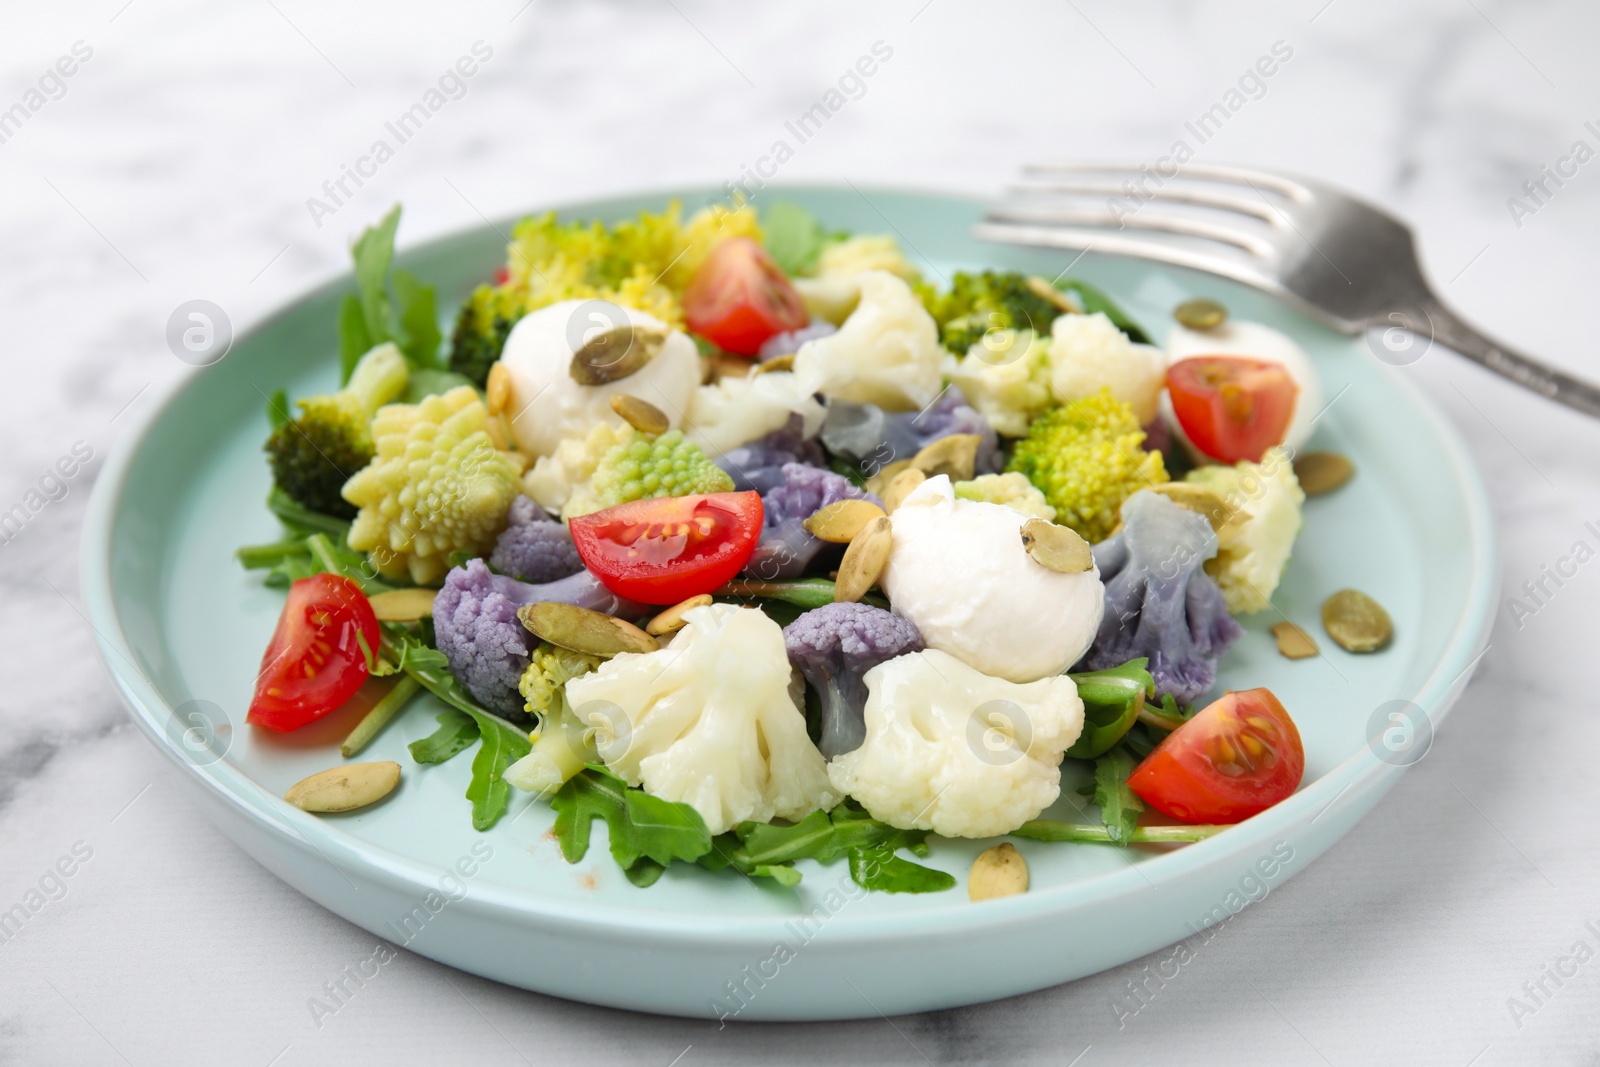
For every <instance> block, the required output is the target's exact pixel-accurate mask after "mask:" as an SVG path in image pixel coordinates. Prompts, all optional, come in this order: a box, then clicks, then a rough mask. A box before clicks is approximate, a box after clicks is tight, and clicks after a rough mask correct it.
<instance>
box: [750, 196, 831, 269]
mask: <svg viewBox="0 0 1600 1067" xmlns="http://www.w3.org/2000/svg"><path fill="white" fill-rule="evenodd" d="M761 231H762V233H763V234H764V235H765V236H766V247H767V252H768V253H769V254H770V255H771V256H772V258H773V259H774V260H776V261H777V263H778V266H779V267H782V268H783V272H784V273H785V274H787V275H789V276H790V277H795V276H804V275H807V274H810V273H811V272H812V271H814V270H815V269H816V266H817V256H818V255H820V254H821V252H822V246H823V243H824V242H825V241H826V240H827V235H826V233H825V232H824V231H823V229H822V224H821V223H820V222H818V221H817V220H816V217H815V216H813V215H812V214H811V212H809V211H807V210H806V209H805V208H803V207H801V206H800V205H799V204H796V203H794V202H793V201H791V200H779V201H776V202H774V203H772V204H768V205H767V208H766V210H764V211H762V212H761Z"/></svg>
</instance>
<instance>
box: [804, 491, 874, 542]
mask: <svg viewBox="0 0 1600 1067" xmlns="http://www.w3.org/2000/svg"><path fill="white" fill-rule="evenodd" d="M883 515H884V510H883V509H882V508H880V507H879V506H878V505H876V504H874V503H873V502H872V501H870V500H836V501H834V502H833V503H832V504H829V505H828V506H827V507H825V508H822V509H820V510H818V511H817V512H816V513H815V514H814V515H812V516H811V517H810V518H808V519H807V520H806V521H805V522H803V523H801V524H800V525H801V526H804V527H805V530H806V532H807V533H809V534H810V535H811V536H812V537H815V538H816V539H817V540H819V541H827V542H829V543H831V544H836V545H848V544H849V543H850V542H851V541H854V540H855V537H856V534H858V533H860V532H861V528H862V527H863V526H865V525H866V524H867V523H869V522H871V521H872V520H873V519H876V518H881V517H882V516H883Z"/></svg>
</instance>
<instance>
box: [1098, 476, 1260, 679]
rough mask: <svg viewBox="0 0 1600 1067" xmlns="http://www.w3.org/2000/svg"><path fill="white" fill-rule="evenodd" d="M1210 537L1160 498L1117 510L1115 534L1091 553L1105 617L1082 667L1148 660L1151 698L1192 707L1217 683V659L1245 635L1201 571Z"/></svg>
mask: <svg viewBox="0 0 1600 1067" xmlns="http://www.w3.org/2000/svg"><path fill="white" fill-rule="evenodd" d="M1216 554H1217V535H1216V534H1215V533H1214V532H1212V529H1211V523H1210V522H1208V521H1207V520H1206V517H1205V516H1204V515H1201V514H1199V513H1198V512H1194V511H1190V510H1189V509H1188V508H1186V507H1183V506H1181V505H1179V504H1175V503H1173V502H1172V501H1171V500H1169V499H1168V498H1167V497H1164V496H1162V495H1161V494H1159V493H1150V492H1143V493H1135V494H1134V495H1133V496H1131V497H1129V498H1128V501H1127V503H1125V504H1123V506H1122V531H1121V532H1120V533H1118V534H1117V535H1116V536H1115V537H1112V538H1110V539H1108V540H1105V541H1102V542H1100V543H1099V544H1098V545H1095V546H1094V561H1095V565H1096V566H1098V567H1099V568H1100V580H1101V581H1102V582H1104V583H1105V588H1106V599H1105V614H1104V615H1103V616H1102V617H1101V620H1100V631H1099V633H1097V634H1096V635H1095V639H1094V643H1093V644H1092V645H1090V647H1089V654H1088V655H1087V656H1086V657H1085V658H1084V663H1085V664H1086V665H1087V667H1088V668H1089V669H1090V670H1096V671H1098V670H1105V669H1107V668H1110V667H1115V666H1118V665H1119V664H1123V663H1126V662H1127V661H1128V660H1130V659H1136V658H1138V657H1140V656H1145V657H1148V658H1149V660H1150V673H1151V674H1152V675H1153V676H1154V677H1155V680H1156V691H1157V692H1158V693H1171V694H1172V697H1173V699H1174V700H1176V701H1177V702H1178V703H1180V704H1192V703H1194V702H1195V701H1196V700H1198V699H1199V698H1200V697H1201V696H1203V695H1204V694H1205V693H1206V691H1207V690H1209V689H1210V688H1211V686H1212V684H1213V683H1215V682H1216V680H1217V660H1218V659H1219V658H1220V657H1221V656H1222V654H1223V653H1224V652H1226V651H1227V650H1228V646H1229V645H1231V644H1233V643H1234V642H1235V641H1237V640H1238V639H1239V638H1240V637H1241V636H1242V635H1243V634H1244V629H1243V628H1242V627H1241V626H1240V625H1239V624H1238V623H1237V622H1235V621H1234V619H1233V616H1231V615H1229V614H1228V605H1227V602H1226V600H1224V598H1223V596H1222V590H1221V589H1219V588H1218V587H1217V583H1216V581H1215V580H1213V579H1212V577H1211V576H1210V575H1209V574H1207V573H1206V572H1205V562H1206V560H1208V559H1210V558H1211V557H1213V556H1215V555H1216Z"/></svg>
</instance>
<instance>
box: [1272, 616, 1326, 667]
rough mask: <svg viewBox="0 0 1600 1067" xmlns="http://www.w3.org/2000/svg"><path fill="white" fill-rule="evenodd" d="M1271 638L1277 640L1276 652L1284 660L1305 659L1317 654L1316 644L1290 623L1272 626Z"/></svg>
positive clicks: (1306, 634)
mask: <svg viewBox="0 0 1600 1067" xmlns="http://www.w3.org/2000/svg"><path fill="white" fill-rule="evenodd" d="M1272 636H1273V637H1275V638H1277V640H1278V652H1279V654H1281V655H1282V656H1283V657H1284V658H1285V659H1307V658H1309V657H1311V656H1315V655H1316V654H1317V643H1316V641H1314V640H1312V638H1311V635H1310V634H1308V633H1306V632H1305V631H1304V630H1302V629H1300V627H1298V626H1296V625H1295V624H1294V623H1292V622H1278V623H1273V625H1272Z"/></svg>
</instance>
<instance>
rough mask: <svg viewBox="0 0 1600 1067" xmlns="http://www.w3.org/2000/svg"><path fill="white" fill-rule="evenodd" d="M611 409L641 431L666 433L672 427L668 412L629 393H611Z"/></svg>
mask: <svg viewBox="0 0 1600 1067" xmlns="http://www.w3.org/2000/svg"><path fill="white" fill-rule="evenodd" d="M611 410H612V411H615V412H616V413H617V414H618V415H620V416H622V421H623V422H625V423H627V424H628V425H629V426H632V427H633V428H634V429H635V430H638V431H639V432H640V433H648V434H664V433H666V432H667V430H669V429H670V428H671V427H672V423H671V422H669V421H668V420H667V413H666V412H665V411H662V410H661V409H660V408H658V407H656V406H655V405H654V404H652V403H650V401H648V400H640V399H639V398H638V397H636V396H629V395H628V394H627V393H612V394H611Z"/></svg>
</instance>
